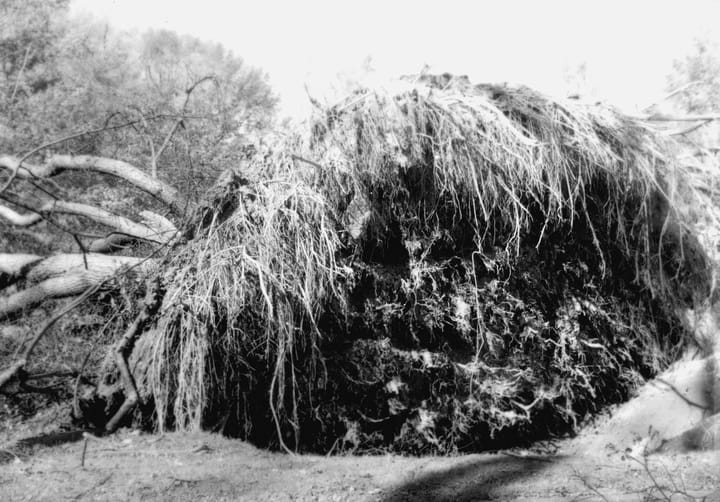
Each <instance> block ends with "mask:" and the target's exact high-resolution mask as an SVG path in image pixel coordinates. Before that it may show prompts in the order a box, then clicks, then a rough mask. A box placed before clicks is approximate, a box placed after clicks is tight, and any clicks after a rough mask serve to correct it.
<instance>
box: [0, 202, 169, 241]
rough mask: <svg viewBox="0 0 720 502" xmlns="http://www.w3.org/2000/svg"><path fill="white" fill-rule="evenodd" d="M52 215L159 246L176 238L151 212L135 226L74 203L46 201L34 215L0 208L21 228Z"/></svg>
mask: <svg viewBox="0 0 720 502" xmlns="http://www.w3.org/2000/svg"><path fill="white" fill-rule="evenodd" d="M52 213H61V214H72V215H76V216H84V217H86V218H89V219H90V220H92V221H95V222H96V223H100V224H101V225H105V226H107V227H110V228H111V229H113V230H115V231H117V232H118V233H121V234H126V235H129V236H131V237H135V238H138V239H142V240H146V241H151V242H157V243H159V244H165V243H167V242H169V241H170V240H172V239H173V238H174V237H175V236H176V235H177V228H176V227H175V225H173V224H172V222H170V221H169V220H168V219H167V218H164V217H163V216H160V215H158V214H155V213H152V212H150V211H143V212H142V215H143V217H144V221H143V223H136V222H134V221H132V220H130V219H128V218H125V217H123V216H120V215H116V214H113V213H111V212H109V211H106V210H104V209H101V208H99V207H96V206H90V205H88V204H80V203H77V202H65V201H60V200H56V201H48V202H46V203H44V204H43V205H42V207H40V208H38V209H34V212H33V213H29V214H24V215H23V214H20V213H17V212H16V211H14V210H12V209H10V208H8V207H5V206H2V205H0V216H2V217H3V218H5V219H6V220H8V221H9V222H10V223H12V224H13V225H15V226H20V227H26V226H30V225H33V224H35V223H37V222H38V221H40V220H41V219H43V215H45V214H52Z"/></svg>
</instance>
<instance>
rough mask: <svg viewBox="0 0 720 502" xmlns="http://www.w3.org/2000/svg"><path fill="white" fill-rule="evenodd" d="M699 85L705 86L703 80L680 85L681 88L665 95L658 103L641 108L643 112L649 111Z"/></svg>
mask: <svg viewBox="0 0 720 502" xmlns="http://www.w3.org/2000/svg"><path fill="white" fill-rule="evenodd" d="M699 84H707V82H706V81H704V80H694V81H692V82H688V83H687V84H685V85H681V86H680V87H678V88H677V89H675V90H673V91H671V92H670V93H668V94H666V95H665V96H663V97H662V98H660V99H659V100H658V101H656V102H654V103H652V104H649V105H647V106H646V107H644V108H643V111H647V110H650V109H651V108H653V107H655V106H657V105H659V104H660V103H662V102H663V101H667V100H668V99H670V98H672V97H673V96H677V95H678V94H680V93H682V92H685V91H687V90H688V89H690V88H691V87H695V86H696V85H699Z"/></svg>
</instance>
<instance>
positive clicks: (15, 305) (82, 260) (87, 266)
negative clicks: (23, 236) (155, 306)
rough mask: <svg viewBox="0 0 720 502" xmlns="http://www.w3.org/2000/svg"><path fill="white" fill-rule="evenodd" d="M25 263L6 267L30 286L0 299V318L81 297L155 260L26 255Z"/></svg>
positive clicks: (21, 262) (96, 256)
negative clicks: (47, 302)
mask: <svg viewBox="0 0 720 502" xmlns="http://www.w3.org/2000/svg"><path fill="white" fill-rule="evenodd" d="M6 256H9V255H0V258H3V257H6ZM24 260H25V261H23V259H17V260H14V264H15V266H14V267H13V268H10V267H7V268H8V269H9V272H11V273H13V277H16V276H18V275H19V276H21V277H24V278H25V279H26V282H27V283H28V284H30V287H28V288H26V289H23V290H20V291H17V292H15V293H12V294H10V295H6V296H0V319H2V318H4V317H7V316H10V315H13V314H16V313H17V312H20V311H22V310H25V309H28V308H31V307H34V306H36V305H38V304H40V303H42V302H43V301H45V300H47V299H51V298H63V297H67V296H73V295H77V294H80V293H82V292H83V291H84V290H86V289H87V288H89V287H93V286H95V285H97V284H104V283H105V281H107V280H108V279H109V278H110V277H112V276H114V275H115V274H117V273H119V272H120V271H122V270H125V269H128V268H131V267H140V268H141V270H142V271H149V270H151V269H152V268H153V267H154V266H155V261H154V260H146V259H144V258H137V257H130V256H108V255H102V254H96V253H88V254H85V255H83V254H60V255H55V256H51V257H49V258H45V259H41V260H39V261H37V260H36V261H35V262H31V261H30V258H29V257H27V256H26V257H25V258H24ZM23 273H24V275H23ZM8 275H10V274H8Z"/></svg>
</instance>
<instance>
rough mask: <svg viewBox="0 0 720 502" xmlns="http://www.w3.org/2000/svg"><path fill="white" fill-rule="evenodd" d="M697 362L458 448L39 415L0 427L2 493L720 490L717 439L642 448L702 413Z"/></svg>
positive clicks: (339, 497) (190, 495) (664, 495)
mask: <svg viewBox="0 0 720 502" xmlns="http://www.w3.org/2000/svg"><path fill="white" fill-rule="evenodd" d="M703 368H704V366H703V365H702V364H701V363H700V362H697V361H685V362H683V363H681V364H680V365H677V366H676V367H674V368H672V369H671V370H669V371H668V372H667V373H665V374H664V375H663V377H662V378H660V379H658V380H656V381H653V382H651V383H649V384H648V385H646V386H645V387H644V388H642V389H641V390H640V391H639V393H638V395H637V396H636V397H635V398H634V399H633V400H631V401H630V402H628V403H625V404H624V405H622V406H620V407H618V408H616V409H615V410H612V412H611V413H609V414H608V415H607V416H605V417H602V418H600V419H598V420H596V422H595V423H594V424H592V425H589V426H587V427H585V428H584V429H583V431H582V432H581V433H580V434H579V435H578V436H577V437H575V438H572V439H564V440H561V441H556V442H554V443H545V444H542V445H537V446H536V447H534V448H532V449H531V450H521V449H517V450H511V451H503V452H497V453H492V454H477V455H462V456H456V457H423V458H411V457H400V456H391V455H385V456H350V455H348V456H333V457H324V456H315V455H301V456H300V455H298V456H291V455H287V454H282V453H272V452H267V451H263V450H259V449H257V448H255V447H253V446H251V445H249V444H247V443H245V442H242V441H238V440H232V439H227V438H223V437H221V436H218V435H214V434H210V433H171V434H165V435H148V434H139V433H137V432H131V431H121V432H120V433H118V434H115V435H112V436H109V437H105V438H95V437H92V436H87V435H85V436H83V433H82V432H78V431H75V432H63V433H60V432H54V433H50V432H49V430H48V429H47V427H49V425H48V423H49V422H51V420H50V419H51V417H46V418H45V419H44V420H45V422H44V423H43V422H42V420H40V419H38V421H37V422H36V423H32V422H29V423H23V424H19V425H18V426H17V427H18V428H16V429H13V430H5V431H2V433H0V440H1V441H4V446H2V447H0V500H1V501H16V500H17V501H20V500H47V501H57V500H167V501H173V502H185V501H188V502H189V501H201V500H208V501H209V500H212V501H216V500H217V501H223V500H227V501H229V500H233V501H235V500H237V501H284V500H294V501H316V500H317V501H346V500H349V501H383V502H390V501H401V500H446V501H470V500H521V501H523V500H524V501H530V500H567V501H570V500H573V501H580V500H582V501H590V500H607V501H616V500H617V501H626V500H627V501H629V500H633V501H640V500H672V501H680V500H703V497H706V498H705V500H708V501H711V500H715V501H720V451H719V450H715V451H709V452H681V451H673V452H667V453H662V454H657V453H656V454H652V455H650V456H648V457H644V456H643V455H642V453H643V451H644V449H645V448H646V447H648V446H656V445H657V444H659V443H660V442H662V440H663V439H669V438H671V437H673V436H675V435H677V434H678V433H679V432H681V431H682V430H684V429H686V428H687V427H688V426H689V425H692V424H695V423H697V422H698V421H699V420H701V419H702V417H703V410H702V407H703V399H705V397H704V396H703V395H702V392H698V389H700V388H702V386H701V385H700V383H701V380H702V379H703V375H704V373H703V371H704V369H703ZM33 430H34V431H43V430H44V431H45V434H40V435H38V436H36V437H35V438H32V439H28V438H27V437H28V434H29V432H30V431H33ZM18 437H25V438H26V439H25V440H23V441H17V438H18ZM12 438H15V441H13V440H12ZM53 443H56V444H53ZM0 444H2V443H0ZM83 451H84V452H85V453H84V465H83Z"/></svg>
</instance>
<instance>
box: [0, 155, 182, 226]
mask: <svg viewBox="0 0 720 502" xmlns="http://www.w3.org/2000/svg"><path fill="white" fill-rule="evenodd" d="M0 169H5V170H8V171H10V172H11V175H12V176H17V177H19V178H24V179H32V178H50V177H52V176H55V175H57V174H59V173H61V172H63V171H81V170H89V171H94V172H98V173H102V174H108V175H111V176H115V177H117V178H120V179H123V180H125V181H127V182H128V183H130V184H132V185H134V186H136V187H138V188H140V189H141V190H143V191H145V192H147V193H149V194H150V195H152V196H154V197H156V198H158V199H159V200H161V201H162V202H164V203H165V204H167V205H168V206H169V207H170V208H172V209H173V211H175V212H176V213H177V214H182V213H183V211H185V209H186V208H187V206H188V201H186V200H185V198H184V197H183V196H182V195H180V193H179V192H178V191H177V190H176V189H175V188H173V187H171V186H170V185H168V184H166V183H163V182H162V181H160V180H157V179H153V178H152V177H150V176H149V175H147V174H146V173H145V172H143V171H142V170H141V169H139V168H137V167H135V166H133V165H132V164H129V163H127V162H124V161H122V160H116V159H108V158H105V157H94V156H91V155H77V156H71V155H54V156H53V157H51V158H50V159H49V160H48V161H47V162H46V163H45V164H42V165H39V164H29V163H27V162H23V163H22V165H20V160H18V159H17V158H15V157H12V156H7V155H6V156H2V157H0Z"/></svg>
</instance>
